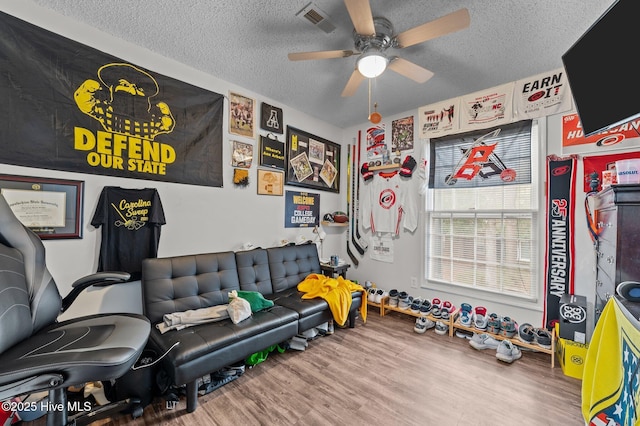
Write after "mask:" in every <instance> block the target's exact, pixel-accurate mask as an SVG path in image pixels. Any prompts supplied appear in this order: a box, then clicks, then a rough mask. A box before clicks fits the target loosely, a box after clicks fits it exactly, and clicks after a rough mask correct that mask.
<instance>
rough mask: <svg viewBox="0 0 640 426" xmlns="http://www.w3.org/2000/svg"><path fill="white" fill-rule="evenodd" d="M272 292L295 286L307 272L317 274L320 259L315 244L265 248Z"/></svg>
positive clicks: (319, 271)
mask: <svg viewBox="0 0 640 426" xmlns="http://www.w3.org/2000/svg"><path fill="white" fill-rule="evenodd" d="M267 256H268V258H269V270H270V273H271V284H272V286H273V293H278V292H281V291H284V290H287V289H290V288H296V287H297V286H298V283H300V281H302V280H304V279H305V278H306V277H307V275H309V274H313V273H315V274H319V273H321V270H320V260H319V259H318V248H317V246H316V245H315V244H312V243H309V244H302V245H299V246H285V247H274V248H268V249H267Z"/></svg>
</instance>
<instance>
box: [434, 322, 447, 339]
mask: <svg viewBox="0 0 640 426" xmlns="http://www.w3.org/2000/svg"><path fill="white" fill-rule="evenodd" d="M448 331H449V326H448V325H447V324H445V323H443V322H442V321H438V322H436V333H437V334H439V335H441V336H444V335H445V334H447V332H448Z"/></svg>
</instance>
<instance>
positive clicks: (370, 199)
mask: <svg viewBox="0 0 640 426" xmlns="http://www.w3.org/2000/svg"><path fill="white" fill-rule="evenodd" d="M363 195H364V197H363V202H362V222H363V224H364V227H365V229H369V228H370V229H371V232H380V233H392V234H394V235H399V234H400V227H401V226H403V227H404V229H406V230H408V231H410V232H413V231H415V229H416V228H417V226H418V206H417V200H416V198H417V197H416V195H415V194H412V193H411V192H410V182H409V181H408V180H404V179H402V177H401V176H400V174H399V173H398V171H397V170H396V171H394V172H391V173H384V172H380V173H378V175H377V176H376V177H374V178H373V179H372V180H371V182H369V183H368V184H367V185H366V186H365V191H364V194H363Z"/></svg>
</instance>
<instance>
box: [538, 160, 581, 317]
mask: <svg viewBox="0 0 640 426" xmlns="http://www.w3.org/2000/svg"><path fill="white" fill-rule="evenodd" d="M576 163H577V157H576V156H570V157H566V158H558V157H556V156H554V155H551V156H548V157H547V190H546V194H547V211H546V218H547V223H546V238H545V245H546V247H545V303H544V327H546V328H548V329H551V328H552V327H553V325H554V324H555V323H556V322H557V321H558V320H559V307H560V298H561V297H562V295H563V294H573V287H574V265H573V259H574V255H575V249H574V211H575V192H576V188H575V186H576Z"/></svg>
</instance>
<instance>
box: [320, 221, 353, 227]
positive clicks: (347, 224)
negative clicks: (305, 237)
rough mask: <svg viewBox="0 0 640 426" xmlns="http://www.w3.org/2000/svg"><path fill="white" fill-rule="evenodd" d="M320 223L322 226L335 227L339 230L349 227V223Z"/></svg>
mask: <svg viewBox="0 0 640 426" xmlns="http://www.w3.org/2000/svg"><path fill="white" fill-rule="evenodd" d="M321 223H322V226H336V227H339V228H345V227H347V226H349V222H345V223H336V222H327V221H326V220H323V221H322V222H321Z"/></svg>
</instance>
